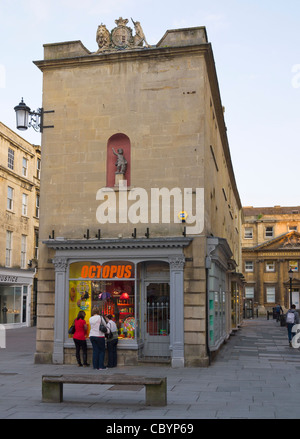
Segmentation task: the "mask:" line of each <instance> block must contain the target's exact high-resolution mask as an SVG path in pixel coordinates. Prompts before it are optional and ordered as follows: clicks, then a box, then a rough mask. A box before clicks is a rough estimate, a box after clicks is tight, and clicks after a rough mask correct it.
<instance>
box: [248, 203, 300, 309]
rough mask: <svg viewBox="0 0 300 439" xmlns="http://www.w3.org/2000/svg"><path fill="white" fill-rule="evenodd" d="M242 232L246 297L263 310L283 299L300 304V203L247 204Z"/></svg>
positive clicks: (282, 302)
mask: <svg viewBox="0 0 300 439" xmlns="http://www.w3.org/2000/svg"><path fill="white" fill-rule="evenodd" d="M243 214H244V224H243V234H242V252H243V273H244V276H245V281H246V284H245V300H246V303H247V302H249V303H253V304H254V305H255V307H258V310H259V312H260V313H265V312H266V311H268V310H269V311H270V310H272V308H273V307H274V306H275V304H277V303H280V304H281V306H282V307H283V308H288V307H289V306H290V277H289V270H292V271H293V278H292V301H293V302H294V304H295V305H296V307H297V308H300V306H299V291H300V277H299V262H300V206H296V207H281V206H274V207H255V208H254V207H244V208H243Z"/></svg>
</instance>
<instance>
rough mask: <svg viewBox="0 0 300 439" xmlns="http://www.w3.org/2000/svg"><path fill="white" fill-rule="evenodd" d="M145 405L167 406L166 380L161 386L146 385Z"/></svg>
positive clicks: (165, 379)
mask: <svg viewBox="0 0 300 439" xmlns="http://www.w3.org/2000/svg"><path fill="white" fill-rule="evenodd" d="M145 387H146V405H153V406H164V405H167V378H164V379H163V381H162V383H161V384H146V385H145Z"/></svg>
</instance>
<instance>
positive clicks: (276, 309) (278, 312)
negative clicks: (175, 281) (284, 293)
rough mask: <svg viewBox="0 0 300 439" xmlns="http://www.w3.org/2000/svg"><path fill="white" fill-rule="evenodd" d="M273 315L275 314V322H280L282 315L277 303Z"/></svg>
mask: <svg viewBox="0 0 300 439" xmlns="http://www.w3.org/2000/svg"><path fill="white" fill-rule="evenodd" d="M275 313H276V322H279V320H280V314H283V309H282V307H281V305H280V303H278V304H277V305H276V306H275Z"/></svg>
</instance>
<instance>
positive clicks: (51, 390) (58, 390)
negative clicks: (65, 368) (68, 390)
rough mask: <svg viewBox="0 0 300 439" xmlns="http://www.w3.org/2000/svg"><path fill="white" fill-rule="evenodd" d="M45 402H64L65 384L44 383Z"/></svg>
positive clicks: (43, 398) (43, 397) (43, 396)
mask: <svg viewBox="0 0 300 439" xmlns="http://www.w3.org/2000/svg"><path fill="white" fill-rule="evenodd" d="M42 400H43V402H62V400H63V383H44V382H43V383H42Z"/></svg>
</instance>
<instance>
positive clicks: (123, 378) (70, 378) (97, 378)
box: [42, 372, 163, 385]
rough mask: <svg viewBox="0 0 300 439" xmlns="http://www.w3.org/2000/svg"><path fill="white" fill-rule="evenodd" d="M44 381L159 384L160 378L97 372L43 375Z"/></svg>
mask: <svg viewBox="0 0 300 439" xmlns="http://www.w3.org/2000/svg"><path fill="white" fill-rule="evenodd" d="M42 380H43V382H44V383H65V384H119V385H122V384H124V385H125V384H126V385H128V384H131V385H134V384H136V385H151V384H155V385H159V384H161V383H162V381H163V380H162V378H152V377H143V376H128V375H123V374H114V375H106V376H103V375H101V373H100V372H99V374H97V375H95V374H94V375H90V374H86V375H76V374H74V375H52V376H51V375H44V376H43V377H42Z"/></svg>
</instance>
